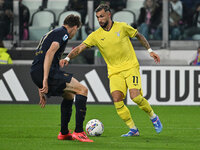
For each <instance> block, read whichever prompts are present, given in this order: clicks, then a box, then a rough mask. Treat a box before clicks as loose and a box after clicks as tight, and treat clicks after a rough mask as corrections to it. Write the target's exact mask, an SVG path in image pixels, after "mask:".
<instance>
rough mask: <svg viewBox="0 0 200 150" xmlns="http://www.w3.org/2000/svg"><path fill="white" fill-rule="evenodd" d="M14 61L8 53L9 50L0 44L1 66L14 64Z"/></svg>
mask: <svg viewBox="0 0 200 150" xmlns="http://www.w3.org/2000/svg"><path fill="white" fill-rule="evenodd" d="M12 63H13V62H12V59H11V57H10V55H9V54H8V53H7V48H4V45H3V43H0V64H12Z"/></svg>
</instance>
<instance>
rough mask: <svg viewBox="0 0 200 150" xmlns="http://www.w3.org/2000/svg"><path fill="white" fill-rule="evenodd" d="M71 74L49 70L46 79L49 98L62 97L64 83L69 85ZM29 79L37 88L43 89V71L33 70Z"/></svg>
mask: <svg viewBox="0 0 200 150" xmlns="http://www.w3.org/2000/svg"><path fill="white" fill-rule="evenodd" d="M72 76H73V75H72V74H69V73H66V72H64V71H62V70H59V69H52V68H51V69H50V71H49V77H48V86H49V87H48V93H47V94H46V95H47V97H50V96H62V94H63V89H65V88H66V83H70V82H71V79H72ZM31 78H32V80H33V82H34V83H35V84H36V85H37V87H38V88H42V87H43V85H42V84H43V70H42V69H35V70H32V71H31Z"/></svg>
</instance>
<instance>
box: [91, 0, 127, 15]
mask: <svg viewBox="0 0 200 150" xmlns="http://www.w3.org/2000/svg"><path fill="white" fill-rule="evenodd" d="M126 2H127V0H95V1H94V9H96V8H97V7H98V6H99V4H107V5H109V6H110V8H111V13H112V14H114V13H115V12H117V11H121V10H123V9H124V8H126Z"/></svg>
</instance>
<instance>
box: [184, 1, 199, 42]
mask: <svg viewBox="0 0 200 150" xmlns="http://www.w3.org/2000/svg"><path fill="white" fill-rule="evenodd" d="M189 18H190V19H191V20H190V21H188V23H189V24H188V28H186V29H185V31H184V34H183V39H184V40H192V37H193V36H194V35H195V34H200V3H198V4H197V5H196V7H195V10H194V11H193V13H192V15H191V16H190V17H189Z"/></svg>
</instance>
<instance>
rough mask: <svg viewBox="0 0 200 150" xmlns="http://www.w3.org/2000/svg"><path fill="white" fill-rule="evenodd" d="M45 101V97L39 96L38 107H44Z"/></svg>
mask: <svg viewBox="0 0 200 150" xmlns="http://www.w3.org/2000/svg"><path fill="white" fill-rule="evenodd" d="M46 103H47V100H46V98H45V96H41V97H40V103H39V104H40V107H41V108H44V107H45V105H46Z"/></svg>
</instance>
